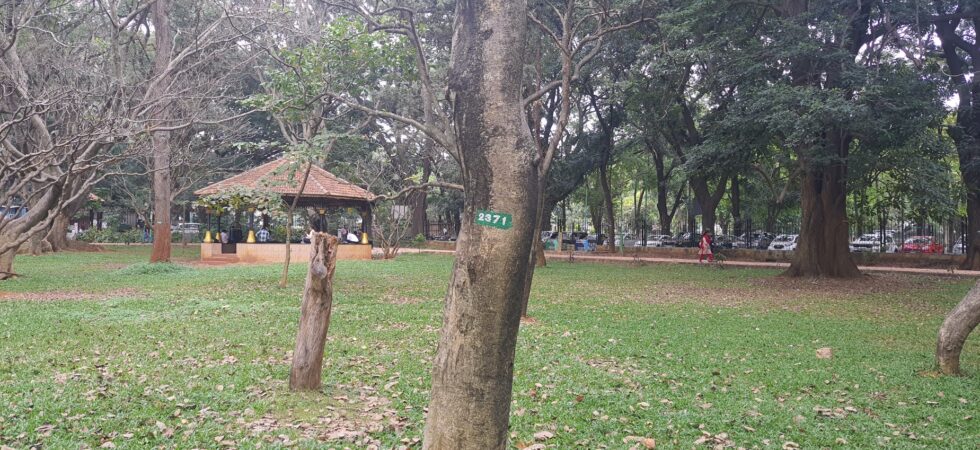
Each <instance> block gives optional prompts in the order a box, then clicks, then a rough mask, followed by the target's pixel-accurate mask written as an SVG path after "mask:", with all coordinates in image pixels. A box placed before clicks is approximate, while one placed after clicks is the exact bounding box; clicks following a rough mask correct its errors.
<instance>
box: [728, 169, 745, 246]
mask: <svg viewBox="0 0 980 450" xmlns="http://www.w3.org/2000/svg"><path fill="white" fill-rule="evenodd" d="M740 184H741V183H739V181H738V175H734V176H732V190H731V192H729V198H730V199H731V201H732V235H735V236H741V235H742V233H743V231H742V193H741V189H740Z"/></svg>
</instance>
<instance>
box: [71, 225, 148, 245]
mask: <svg viewBox="0 0 980 450" xmlns="http://www.w3.org/2000/svg"><path fill="white" fill-rule="evenodd" d="M78 240H79V241H82V242H88V243H93V244H100V243H101V244H109V243H111V244H132V243H134V242H141V241H142V240H143V233H142V231H140V230H138V229H135V228H134V229H131V230H127V231H117V230H115V229H113V228H106V229H102V230H99V229H95V228H92V229H89V230H86V231H85V232H84V233H81V234H80V235H78Z"/></svg>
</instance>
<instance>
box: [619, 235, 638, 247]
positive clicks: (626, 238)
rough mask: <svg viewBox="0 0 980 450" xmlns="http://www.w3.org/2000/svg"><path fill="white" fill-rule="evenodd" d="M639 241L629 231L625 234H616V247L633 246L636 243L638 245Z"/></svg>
mask: <svg viewBox="0 0 980 450" xmlns="http://www.w3.org/2000/svg"><path fill="white" fill-rule="evenodd" d="M637 242H639V241H637V240H636V238H634V237H633V235H632V234H628V233H627V234H625V235H620V236H616V242H615V244H616V247H620V246H623V247H633V246H634V245H636V243H637Z"/></svg>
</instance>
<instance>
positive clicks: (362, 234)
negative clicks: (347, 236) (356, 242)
mask: <svg viewBox="0 0 980 450" xmlns="http://www.w3.org/2000/svg"><path fill="white" fill-rule="evenodd" d="M361 243H362V244H367V243H368V238H367V233H365V232H361Z"/></svg>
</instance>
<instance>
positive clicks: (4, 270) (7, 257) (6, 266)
mask: <svg viewBox="0 0 980 450" xmlns="http://www.w3.org/2000/svg"><path fill="white" fill-rule="evenodd" d="M16 255H17V250H16V249H15V250H8V251H7V252H6V253H0V280H6V279H9V278H13V277H14V276H15V275H16V274H15V273H14V256H16Z"/></svg>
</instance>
